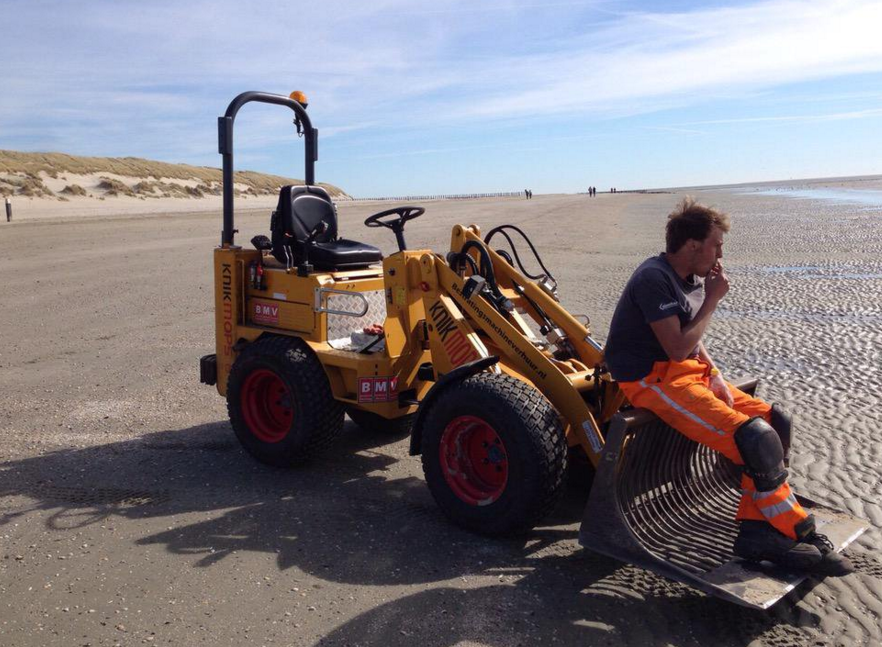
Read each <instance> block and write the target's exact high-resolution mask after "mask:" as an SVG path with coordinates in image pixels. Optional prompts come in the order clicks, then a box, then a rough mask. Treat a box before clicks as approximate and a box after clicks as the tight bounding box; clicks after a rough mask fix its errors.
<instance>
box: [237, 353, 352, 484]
mask: <svg viewBox="0 0 882 647" xmlns="http://www.w3.org/2000/svg"><path fill="white" fill-rule="evenodd" d="M227 410H228V411H229V414H230V423H231V424H232V426H233V430H234V431H235V432H236V437H237V438H238V439H239V441H240V442H241V443H242V446H243V447H245V449H246V450H248V452H249V453H250V454H251V455H252V456H254V457H255V458H256V459H257V460H259V461H260V462H262V463H266V464H268V465H275V466H278V467H288V466H291V465H296V464H298V463H302V462H304V461H306V460H308V459H309V458H311V457H312V456H314V455H315V454H317V453H318V452H319V451H321V450H323V449H324V448H326V447H327V446H328V445H330V444H331V442H332V441H333V440H334V439H335V438H336V437H337V436H338V435H339V434H340V431H341V429H342V428H343V407H342V405H341V404H340V403H339V402H337V401H336V400H335V399H334V395H333V393H332V391H331V385H330V383H329V382H328V378H327V376H326V375H325V372H324V369H322V365H321V363H320V362H319V360H318V358H317V357H316V356H315V355H314V354H313V352H312V350H311V349H310V348H309V347H308V346H307V345H306V344H305V343H304V342H303V341H301V340H300V339H298V338H296V337H275V336H274V337H264V338H262V339H260V340H259V341H256V342H254V343H253V344H249V345H248V346H247V347H246V348H245V350H243V351H242V353H241V354H240V355H239V357H238V358H236V361H235V362H234V363H233V368H232V370H231V371H230V378H229V382H228V383H227Z"/></svg>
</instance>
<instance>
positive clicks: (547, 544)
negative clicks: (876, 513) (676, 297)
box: [0, 422, 819, 647]
mask: <svg viewBox="0 0 882 647" xmlns="http://www.w3.org/2000/svg"><path fill="white" fill-rule="evenodd" d="M389 440H390V439H388V438H387V439H383V438H377V437H372V436H370V435H367V434H365V433H363V432H361V431H360V430H359V429H358V428H357V427H355V426H354V425H353V424H352V423H349V422H347V425H346V428H345V431H344V435H343V438H342V439H341V441H340V442H339V443H338V445H337V446H336V447H335V449H334V452H333V453H332V454H330V455H328V456H326V457H324V458H323V459H321V460H319V461H316V462H315V463H314V464H312V465H310V466H307V467H304V468H300V469H295V470H281V469H273V468H269V467H266V466H264V465H260V464H258V463H256V462H255V461H253V460H252V459H251V458H250V457H249V456H248V455H246V454H245V453H244V452H243V451H242V450H241V449H240V447H239V445H238V443H237V441H236V440H235V438H234V437H233V434H232V432H231V431H230V430H229V425H228V424H227V423H226V422H223V423H214V424H209V425H201V426H197V427H192V428H189V429H184V430H175V431H165V432H157V433H152V434H148V435H145V436H143V437H140V438H138V439H133V440H129V441H125V442H119V443H110V444H106V445H101V446H97V447H91V448H86V449H73V450H59V451H55V452H51V453H47V454H44V455H41V456H38V457H34V458H26V459H22V460H17V461H10V462H7V463H5V464H3V465H0V497H26V499H27V501H25V502H23V504H22V505H20V506H19V507H16V508H13V509H12V511H9V512H7V513H5V514H3V515H2V516H0V526H2V525H5V524H7V523H10V522H11V521H13V520H16V519H18V518H20V517H22V516H23V515H26V514H29V513H33V512H39V513H41V515H42V516H44V517H45V518H46V524H47V526H48V528H49V529H50V530H57V531H59V532H63V531H66V530H70V529H75V528H79V527H84V526H87V525H89V524H96V523H101V522H103V521H105V520H108V519H112V518H116V519H148V518H161V517H171V516H175V523H176V524H177V525H176V527H174V528H172V529H170V530H165V531H162V532H158V533H155V534H149V535H147V536H143V537H141V538H140V539H138V540H137V543H138V544H141V545H149V544H159V545H163V546H165V547H166V549H167V550H168V551H169V552H170V553H173V554H178V555H187V556H189V557H190V558H192V557H194V556H195V557H196V558H197V559H196V560H195V563H194V567H195V568H207V567H216V568H224V566H223V564H224V560H225V558H226V557H228V556H230V555H232V554H235V553H236V552H237V551H261V552H266V553H271V554H275V555H276V556H277V563H278V567H279V569H280V571H285V570H286V569H289V568H291V567H292V566H296V567H297V568H299V569H302V570H303V571H304V572H307V573H309V574H311V575H313V576H315V577H317V578H321V579H323V580H325V581H328V582H338V583H345V584H349V585H370V586H407V585H420V586H421V587H422V590H420V592H418V593H415V594H412V595H408V596H405V597H399V598H397V599H394V600H393V601H391V602H388V603H386V604H383V605H381V606H378V607H375V608H373V609H372V610H370V611H368V612H366V613H363V614H361V615H359V616H357V617H355V618H354V619H352V620H350V621H348V622H346V623H344V624H342V625H340V626H338V627H337V628H335V629H334V630H333V631H331V632H330V633H329V634H328V635H327V636H326V637H325V638H323V639H322V640H321V641H320V644H322V645H392V644H416V643H420V644H422V645H423V647H436V646H437V647H448V646H453V645H456V644H457V643H459V642H461V641H476V642H480V643H481V644H483V645H491V646H494V647H495V646H497V645H498V646H500V647H502V646H504V645H505V646H508V645H517V644H525V645H526V644H534V643H538V642H546V643H550V642H553V641H552V639H556V640H557V641H559V642H560V644H565V645H566V644H577V643H578V644H641V645H654V644H658V645H662V644H677V645H692V644H695V645H702V646H706V645H708V644H714V645H724V644H725V645H746V644H747V643H749V642H751V641H752V640H754V639H756V638H757V637H759V636H763V637H764V640H768V641H770V642H772V643H773V644H775V645H779V646H785V645H791V644H792V645H802V644H805V641H806V640H807V639H808V637H809V636H810V635H811V632H806V631H805V629H803V628H805V627H815V626H817V625H818V623H819V619H818V617H817V616H815V615H812V614H810V613H808V612H806V611H804V610H802V609H800V608H798V607H796V606H794V605H793V603H792V601H790V600H789V599H788V600H785V601H783V602H782V603H780V604H778V605H777V606H776V607H775V608H774V609H773V611H771V612H768V613H761V612H755V611H751V610H748V609H742V608H740V607H736V606H733V605H730V604H727V603H725V602H722V601H718V600H715V599H713V598H709V597H707V596H705V595H703V594H700V593H698V592H695V591H693V590H691V589H689V588H688V587H685V586H682V585H679V584H676V583H672V582H669V581H667V580H665V579H663V578H660V577H657V576H655V575H653V574H650V573H647V572H645V571H642V570H641V569H638V568H635V567H632V566H628V565H623V564H620V563H618V562H615V561H613V560H610V559H608V558H605V557H602V556H599V555H595V554H592V553H588V552H585V551H583V550H581V549H580V548H579V547H578V543H577V532H578V525H577V524H578V522H579V521H580V520H581V512H582V508H583V506H584V503H585V496H584V494H583V493H581V492H580V491H579V490H578V489H576V488H575V487H571V488H570V489H569V491H568V493H567V497H566V498H565V500H564V502H563V505H562V506H561V507H560V509H559V511H558V512H557V513H556V514H555V516H554V518H552V519H551V520H550V521H549V525H548V526H547V527H542V528H539V529H536V530H534V531H533V532H531V533H530V534H529V535H527V536H526V537H522V538H519V539H508V540H491V539H486V538H482V537H478V536H475V535H472V534H469V533H466V532H464V531H462V530H460V529H458V528H456V527H453V526H452V525H450V524H449V523H448V522H447V521H446V519H444V518H443V516H442V515H441V513H440V512H439V511H438V509H437V508H436V507H435V505H434V503H433V501H432V498H431V495H430V494H429V492H428V490H427V488H426V487H425V484H424V483H423V481H422V479H421V478H417V477H414V476H404V477H395V476H389V474H390V472H391V471H394V472H395V473H398V474H401V473H410V474H412V473H414V471H415V470H418V469H419V468H417V467H414V468H411V469H408V470H406V471H405V470H403V469H401V466H399V469H396V470H392V468H393V467H394V466H395V464H396V463H397V462H398V461H399V460H400V459H399V458H397V457H396V456H393V455H391V454H389V453H386V452H385V451H384V449H383V447H382V446H381V444H382V443H383V442H386V441H389ZM392 440H395V439H392ZM396 450H397V451H396V453H397V454H402V453H403V451H401V449H400V448H399V447H397V448H396ZM407 460H413V461H416V460H418V459H415V458H409V459H407ZM16 505H17V503H16ZM7 509H9V508H7ZM181 515H189V516H188V517H186V518H184V517H182V516H181ZM488 577H492V578H493V580H492V581H493V582H494V583H493V585H491V586H478V587H476V586H475V584H477V579H476V578H481V579H480V582H481V583H486V581H487V578H488ZM460 578H465V581H463V580H462V579H460ZM450 580H456V582H450ZM496 582H498V584H496ZM394 594H395V593H393V592H391V591H390V595H394ZM799 595H800V594H799V593H797V596H796V599H798V598H799Z"/></svg>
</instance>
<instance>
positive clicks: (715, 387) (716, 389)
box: [709, 375, 735, 407]
mask: <svg viewBox="0 0 882 647" xmlns="http://www.w3.org/2000/svg"><path fill="white" fill-rule="evenodd" d="M709 386H710V390H711V391H713V393H714V395H715V396H717V399H719V400H722V401H723V402H725V403H726V406H727V407H731V406H732V405H733V404H735V400H734V399H733V398H732V392H731V391H729V386H728V385H727V384H726V380H724V379H723V376H722V375H712V376H711V378H710V384H709Z"/></svg>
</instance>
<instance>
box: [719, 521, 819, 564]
mask: <svg viewBox="0 0 882 647" xmlns="http://www.w3.org/2000/svg"><path fill="white" fill-rule="evenodd" d="M733 548H734V552H735V554H736V555H737V556H738V557H741V558H743V559H746V560H747V561H749V562H762V561H769V562H772V563H773V564H777V565H778V566H782V567H783V568H786V569H788V570H793V571H801V572H803V573H811V572H814V569H815V567H817V566H818V564H820V563H821V561H822V560H823V556H822V555H821V551H820V550H818V549H817V548H816V547H815V546H813V545H811V544H809V543H806V542H804V541H796V540H795V539H791V538H790V537H788V536H787V535H784V534H782V533H781V532H779V531H778V530H776V529H775V528H774V527H773V526H771V525H770V524H769V523H768V522H766V521H756V520H752V519H745V520H744V521H742V522H741V530H739V532H738V537H736V539H735V546H734V547H733Z"/></svg>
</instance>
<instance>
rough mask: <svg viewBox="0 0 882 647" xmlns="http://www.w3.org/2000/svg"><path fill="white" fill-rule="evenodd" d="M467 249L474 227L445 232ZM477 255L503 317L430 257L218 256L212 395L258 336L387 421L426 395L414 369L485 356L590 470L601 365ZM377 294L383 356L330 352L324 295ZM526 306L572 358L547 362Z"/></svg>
mask: <svg viewBox="0 0 882 647" xmlns="http://www.w3.org/2000/svg"><path fill="white" fill-rule="evenodd" d="M469 240H474V241H477V242H478V243H479V244H482V245H483V243H481V239H480V230H479V229H478V227H477V226H474V225H472V226H470V227H463V226H461V225H457V226H455V227H454V228H453V231H452V235H451V250H453V251H459V250H461V249H462V247H463V245H464V244H465V243H466V242H467V241H469ZM485 249H487V252H488V254H489V258H490V259H491V261H492V264H493V269H494V273H495V275H496V279H497V283H498V285H499V287H500V289H501V291H502V292H503V294H504V295H505V296H506V297H507V298H509V299H510V300H511V301H512V302H513V304H514V305H515V307H516V310H515V311H513V312H511V313H509V314H508V315H507V316H503V315H502V314H500V312H499V311H497V310H496V308H494V307H493V306H492V305H491V304H490V303H489V302H488V301H487V300H486V299H484V298H483V297H481V296H479V294H477V293H476V294H472V295H471V297H470V298H466V297H464V296H463V286H464V284H465V281H466V279H467V275H466V276H460V275H459V274H457V273H456V272H454V271H453V270H452V269H451V268H450V267H449V266H448V265H447V263H446V261H445V259H444V258H443V257H441V256H439V255H436V254H434V253H433V252H431V251H429V250H405V251H403V252H398V253H396V254H393V255H391V256H389V257H388V258H386V259H385V260H384V261H383V265H382V268H381V267H371V268H367V269H363V270H353V271H337V272H313V273H311V274H310V275H309V276H298V275H297V273H296V271H294V270H291V269H286V268H285V267H284V266H282V265H280V264H278V263H276V262H275V260H274V259H272V258H271V257H262V256H261V253H260V252H258V251H257V250H245V249H242V248H240V247H235V246H229V247H223V248H218V249H217V250H215V262H214V266H215V286H216V287H215V305H216V315H215V317H216V318H215V327H216V339H217V344H216V345H217V367H218V375H217V388H218V391H219V392H220V393H221V394H222V395H225V394H226V385H227V378H228V375H229V372H230V369H231V368H232V365H233V362H234V361H235V359H236V356H237V355H238V352H239V350H240V349H241V348H244V345H245V344H247V343H249V342H253V341H256V340H257V339H259V338H260V337H261V336H263V335H266V334H276V335H291V336H296V337H299V338H301V339H303V340H304V341H305V342H306V343H307V344H308V346H309V347H310V348H311V349H312V350H313V352H314V353H315V354H316V356H317V357H318V359H319V361H320V362H321V364H322V366H323V367H324V370H325V373H326V374H327V376H328V379H329V381H330V384H331V389H332V391H333V393H334V397H335V398H337V399H338V400H339V401H341V402H344V403H346V405H347V406H350V407H356V408H360V409H364V410H366V411H371V412H374V413H376V414H379V415H381V416H383V417H386V418H397V417H400V416H402V415H406V414H408V413H412V412H414V411H415V410H416V406H417V403H418V402H419V401H421V400H422V399H423V398H424V397H425V395H426V394H427V393H428V391H429V389H430V388H431V386H432V384H433V382H432V381H430V380H426V381H423V380H421V379H419V377H418V371H419V369H420V366H421V365H423V364H427V363H430V364H431V366H432V369H433V372H434V377H437V376H438V375H440V374H443V373H447V372H449V371H451V370H453V369H454V368H456V367H457V366H461V365H463V364H465V363H469V362H472V361H475V360H478V359H480V358H484V357H489V356H491V355H496V356H498V357H499V358H500V361H499V363H498V364H497V365H495V366H493V367H491V368H490V369H488V370H491V371H497V372H499V371H502V372H505V373H507V374H509V375H512V376H514V377H516V378H518V379H520V380H522V381H524V382H526V383H528V384H530V385H532V386H535V387H536V388H537V389H538V390H540V391H541V392H542V393H543V394H544V395H545V397H547V398H548V400H549V401H550V402H551V403H552V404H553V405H554V407H555V408H556V409H557V411H558V412H559V413H560V415H561V418H562V419H563V421H564V423H565V424H564V426H565V429H566V434H567V440H568V442H569V444H570V445H571V446H575V445H578V446H581V447H582V448H583V449H584V451H585V453H586V454H587V455H588V456H589V458H590V459H591V460H592V462H593V463H594V464H595V465H596V464H597V460H598V458H599V452H600V448H601V447H602V444H603V436H602V433H601V429H600V424H602V423H604V422H606V421H607V420H608V419H609V418H610V417H611V416H612V415H613V414H614V413H615V412H616V411H617V410H618V408H619V407H620V406H621V403H622V398H621V395H620V394H619V392H618V390H617V388H616V387H615V384H614V383H612V382H611V381H610V379H609V376H608V375H607V374H605V373H604V374H601V373H599V372H597V371H596V370H595V367H596V366H597V365H599V364H600V363H601V362H602V361H603V357H602V354H601V352H600V350H599V346H598V345H597V344H595V343H593V341H592V340H591V339H590V331H589V329H588V328H587V326H585V325H584V324H582V323H581V322H580V321H579V320H577V319H576V318H575V317H573V316H572V315H571V314H570V313H569V312H567V310H566V309H565V308H563V306H561V305H560V303H558V301H557V300H556V299H555V298H554V297H553V296H552V295H551V294H549V293H548V292H547V291H546V290H544V289H543V288H542V287H540V286H539V285H538V284H537V283H536V282H534V281H531V280H529V279H527V278H526V277H524V276H523V275H522V274H521V273H520V272H518V270H517V269H515V268H514V267H512V266H511V265H510V264H509V263H508V262H506V261H505V259H504V258H502V257H501V256H499V255H498V254H496V252H494V251H493V250H491V249H489V248H486V247H485ZM259 262H262V263H263V270H264V272H263V275H264V284H263V286H262V289H260V287H261V286H259V285H255V284H254V282H253V281H252V273H251V272H252V266H253V265H254V264H256V263H259ZM516 286H520V290H521V292H518V290H517V289H516ZM378 290H383V294H384V295H385V307H386V312H385V319H384V320H383V328H384V333H383V341H384V342H385V348H384V349H383V350H382V351H379V352H369V353H359V352H357V351H356V350H350V349H348V347H347V348H345V349H340V348H334V347H332V346H331V344H330V343H329V339H328V324H329V319H328V316H329V315H328V313H327V312H324V311H323V310H324V309H325V308H326V307H328V305H327V299H328V295H329V294H335V292H334V291H342V292H344V293H368V292H374V291H378ZM329 291H330V292H329ZM527 297H529V298H527ZM533 304H535V306H536V307H538V308H541V310H542V311H543V312H545V314H546V315H547V316H548V318H549V319H550V320H551V321H553V323H554V325H555V326H556V327H557V328H559V329H560V330H561V331H562V333H563V334H564V335H565V337H566V339H567V342H568V343H569V344H570V348H572V351H573V353H575V357H571V358H570V359H567V360H558V359H556V358H555V357H554V356H553V355H552V353H551V352H550V350H549V348H548V344H547V343H545V342H543V341H542V340H539V339H536V338H535V337H534V335H533V333H532V331H531V329H530V327H529V325H528V323H527V321H526V318H530V317H531V318H533V319H534V320H536V321H539V320H540V319H541V318H540V317H539V315H538V313H537V311H536V307H534V305H533ZM521 313H522V314H521ZM598 376H600V379H601V382H600V384H599V385H597V384H595V381H596V379H597V377H598ZM597 393H602V395H603V399H602V402H603V406H602V411H599V412H598V411H596V410H594V408H593V406H592V405H591V404H590V401H591V400H592V398H593V397H594V396H595V395H596V394H597Z"/></svg>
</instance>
